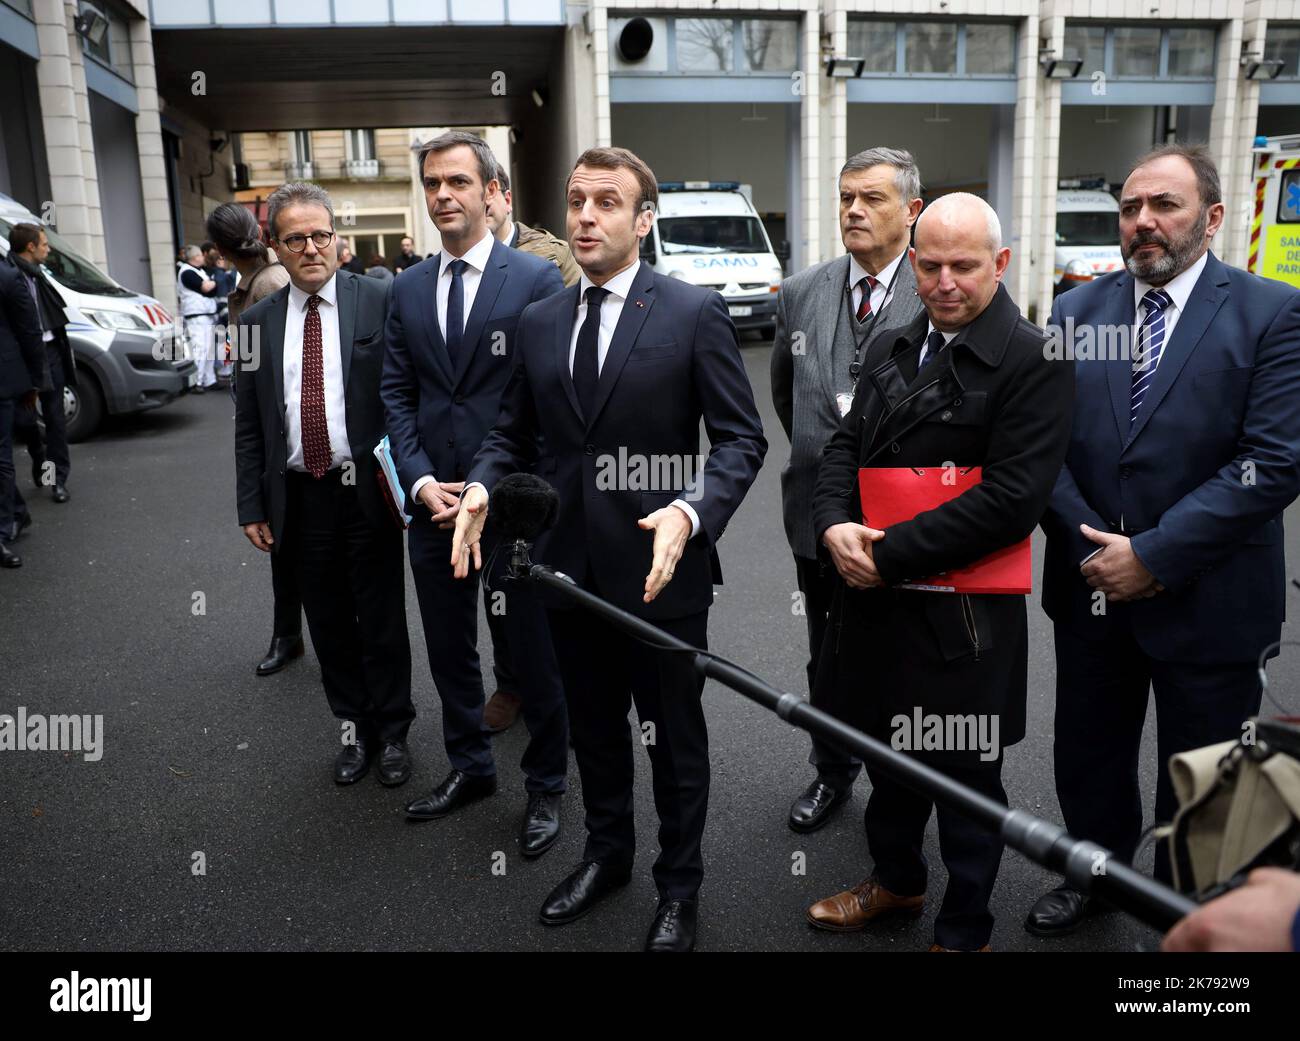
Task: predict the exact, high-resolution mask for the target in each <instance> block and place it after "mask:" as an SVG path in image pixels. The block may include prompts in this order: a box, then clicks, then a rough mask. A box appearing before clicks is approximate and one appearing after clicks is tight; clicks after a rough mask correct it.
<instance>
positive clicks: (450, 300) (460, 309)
mask: <svg viewBox="0 0 1300 1041" xmlns="http://www.w3.org/2000/svg"><path fill="white" fill-rule="evenodd" d="M467 267H469V265H468V264H466V263H465V261H463V260H453V261H452V262H451V263H450V264H448V265H447V268H448V270H450V271H451V288H450V289H449V290H448V291H447V335H446V337H445V339H446V341H447V356H448V357H449V358H451V367H452V368H453V369H454V368H455V367H456V363H457V362H458V361H460V341H461V339H462V338H463V337H464V335H465V283H464V282H462V281H461V276H462V275H463V274H464V273H465V269H466V268H467Z"/></svg>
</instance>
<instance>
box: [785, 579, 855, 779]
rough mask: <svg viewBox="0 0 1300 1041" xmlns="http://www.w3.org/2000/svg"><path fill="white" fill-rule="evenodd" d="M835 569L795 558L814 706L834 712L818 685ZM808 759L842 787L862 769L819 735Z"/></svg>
mask: <svg viewBox="0 0 1300 1041" xmlns="http://www.w3.org/2000/svg"><path fill="white" fill-rule="evenodd" d="M833 572H834V568H833V566H832V565H831V564H829V563H822V562H821V561H819V560H809V559H808V558H807V557H800V556H796V557H795V558H794V573H795V579H796V581H797V582H798V583H799V592H800V593H802V594H803V609H804V616H805V618H806V619H807V622H808V693H809V694H810V695H811V701H812V706H813V708H816V709H821V710H822V711H823V712H831V713H832V714H834V709H833V707H832V706H830V705H828V704H826V694H825V692H823V691H818V689H817V662H818V661H820V660H821V654H822V639H823V638H824V637H825V635H826V625H827V619H828V618H829V617H830V612H831V593H832V590H833V588H834V583H835V575H834V573H833ZM808 762H809V763H811V764H812V765H813V766H815V767H816V768H817V778H818V780H820V781H821V782H822V783H823V784H826V785H829V786H830V787H832V788H836V789H839V790H841V791H842V790H843V789H845V788H848V787H849V786H850V785H852V784H853V782H854V780H855V779H856V778H857V776H858V773H859V771H860V770H861V769H862V763H861V761H860V760H859V759H857V757H855V756H853V755H852V754H850V753H849V752H846V751H845V750H844V749H843V748H841V747H840V746H839V745H836V744H832V743H831V742H829V741H824V740H822V739H821V738H819V737H814V738H813V739H812V752H811V753H810V754H809V756H808Z"/></svg>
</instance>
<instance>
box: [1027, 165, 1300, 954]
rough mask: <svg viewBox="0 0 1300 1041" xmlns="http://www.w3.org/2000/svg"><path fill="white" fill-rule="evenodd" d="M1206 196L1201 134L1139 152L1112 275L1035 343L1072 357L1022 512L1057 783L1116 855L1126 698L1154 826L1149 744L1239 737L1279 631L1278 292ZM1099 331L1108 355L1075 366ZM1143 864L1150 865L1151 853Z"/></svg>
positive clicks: (1124, 841) (1162, 779) (1286, 300)
mask: <svg viewBox="0 0 1300 1041" xmlns="http://www.w3.org/2000/svg"><path fill="white" fill-rule="evenodd" d="M1220 200H1221V196H1220V191H1219V177H1218V172H1217V171H1216V170H1215V168H1214V164H1213V163H1212V162H1211V160H1210V158H1209V156H1208V153H1207V152H1206V151H1205V149H1204V148H1203V147H1200V146H1191V147H1188V146H1181V145H1169V146H1165V147H1163V148H1159V149H1157V150H1156V151H1154V152H1152V153H1150V154H1149V155H1147V156H1145V157H1144V158H1143V159H1141V160H1140V161H1139V162H1138V164H1137V166H1136V167H1135V168H1134V170H1133V172H1132V173H1131V174H1130V175H1129V178H1128V180H1127V181H1126V182H1125V183H1124V190H1123V193H1122V195H1121V198H1120V216H1119V223H1120V244H1121V248H1122V250H1123V254H1124V259H1125V264H1126V266H1127V270H1126V271H1121V272H1118V273H1116V274H1113V275H1107V276H1105V277H1104V278H1100V279H1098V280H1097V281H1095V282H1093V283H1091V284H1089V285H1086V286H1082V287H1080V288H1077V289H1073V290H1071V291H1070V292H1068V293H1065V294H1063V295H1062V296H1060V297H1058V299H1057V301H1056V304H1055V306H1054V307H1053V309H1052V318H1051V329H1052V331H1053V332H1054V335H1055V337H1056V343H1055V344H1054V345H1052V346H1053V348H1054V349H1055V348H1057V347H1060V348H1065V347H1072V348H1074V350H1075V352H1076V360H1075V362H1074V364H1075V371H1076V383H1075V386H1076V391H1075V411H1074V429H1073V432H1072V435H1071V441H1070V449H1069V453H1068V455H1067V456H1066V462H1065V466H1064V468H1063V469H1062V470H1061V475H1060V477H1059V479H1058V481H1057V484H1056V489H1055V491H1054V492H1053V494H1052V499H1051V502H1050V505H1049V507H1048V511H1047V514H1046V516H1045V517H1044V519H1043V528H1044V530H1045V531H1046V533H1047V556H1046V561H1045V564H1044V569H1043V607H1044V609H1045V610H1046V611H1047V613H1048V615H1049V616H1050V617H1051V618H1052V620H1053V622H1054V623H1055V629H1056V672H1057V681H1056V682H1057V686H1056V743H1055V765H1056V786H1057V796H1058V798H1059V799H1060V803H1061V812H1062V814H1063V815H1064V817H1065V824H1066V826H1067V827H1068V828H1069V830H1070V832H1071V833H1072V834H1074V835H1076V836H1078V837H1080V838H1086V839H1091V840H1093V841H1096V842H1099V843H1100V844H1102V845H1103V846H1106V847H1107V848H1108V849H1110V850H1111V851H1112V852H1113V853H1114V854H1115V855H1116V856H1117V857H1119V858H1120V859H1121V860H1125V861H1129V860H1131V859H1132V857H1133V856H1134V853H1135V850H1136V847H1137V843H1138V839H1139V836H1140V833H1141V830H1142V800H1141V794H1140V791H1139V788H1138V750H1139V746H1140V744H1141V740H1142V726H1143V721H1144V719H1145V717H1146V710H1147V700H1148V689H1149V688H1154V690H1155V699H1156V713H1157V718H1156V738H1157V746H1158V780H1157V783H1156V805H1155V817H1156V820H1157V821H1168V820H1170V819H1171V818H1172V815H1173V812H1174V810H1175V808H1176V805H1175V799H1174V795H1173V790H1172V787H1171V785H1170V782H1169V777H1168V773H1167V770H1166V769H1165V764H1167V763H1168V760H1169V757H1170V756H1171V755H1173V754H1174V753H1176V752H1182V751H1185V750H1187V749H1191V748H1198V747H1201V746H1203V745H1208V744H1213V743H1215V742H1219V741H1226V740H1230V739H1232V738H1235V737H1239V736H1240V734H1241V726H1242V722H1243V720H1245V719H1246V718H1247V717H1249V716H1251V715H1252V714H1254V713H1255V712H1257V711H1258V709H1259V704H1260V687H1259V678H1258V675H1257V672H1256V667H1257V664H1258V663H1262V661H1263V660H1264V659H1265V658H1266V657H1269V656H1271V655H1272V654H1274V653H1276V647H1275V646H1273V645H1274V644H1275V641H1277V639H1278V638H1279V635H1280V631H1281V625H1282V618H1283V608H1284V600H1283V598H1284V590H1285V575H1284V564H1283V542H1282V511H1283V510H1284V509H1286V507H1287V506H1288V505H1289V504H1290V503H1291V502H1292V500H1294V499H1295V497H1296V495H1297V493H1298V492H1300V408H1298V407H1297V402H1300V293H1297V292H1296V291H1295V290H1294V289H1291V288H1290V287H1288V286H1285V285H1283V284H1281V283H1278V282H1271V281H1268V280H1266V279H1262V278H1257V277H1255V276H1254V275H1249V274H1246V273H1245V272H1242V271H1239V270H1236V269H1234V268H1229V267H1226V266H1225V265H1224V264H1223V263H1222V262H1220V261H1219V260H1218V258H1217V257H1215V256H1214V254H1213V253H1211V252H1210V251H1209V244H1210V240H1211V239H1212V238H1213V237H1214V234H1215V232H1216V231H1217V230H1218V229H1219V226H1220V224H1221V223H1222V221H1223V203H1222V202H1221V201H1220ZM1117 334H1119V335H1117ZM1116 342H1120V343H1121V344H1122V345H1124V346H1128V347H1129V349H1128V350H1117V349H1116V348H1115V344H1116ZM1099 344H1105V345H1106V348H1105V350H1104V352H1103V353H1105V354H1107V355H1110V356H1111V357H1110V358H1109V360H1107V359H1102V360H1092V359H1094V358H1097V357H1098V353H1097V352H1098V345H1099ZM1156 875H1157V877H1164V878H1168V876H1169V869H1168V862H1167V860H1166V859H1165V857H1164V855H1163V850H1161V851H1158V853H1157V857H1156ZM1094 909H1095V908H1093V907H1092V906H1090V900H1089V899H1088V898H1087V897H1085V896H1084V895H1083V894H1081V893H1080V892H1078V891H1077V890H1075V889H1073V888H1071V887H1069V886H1063V887H1061V888H1058V889H1055V890H1053V891H1051V892H1050V893H1048V894H1047V895H1045V896H1044V897H1042V898H1041V899H1040V900H1039V901H1038V903H1037V904H1035V906H1034V908H1033V910H1032V911H1031V912H1030V915H1029V917H1028V919H1027V920H1026V922H1025V927H1026V928H1027V929H1028V930H1029V931H1030V932H1032V933H1035V934H1037V935H1043V936H1053V935H1061V934H1064V933H1067V932H1070V931H1072V930H1073V929H1075V928H1077V927H1078V925H1079V924H1080V922H1081V921H1082V920H1083V918H1084V917H1085V916H1086V915H1087V914H1088V913H1089V912H1090V911H1091V910H1094Z"/></svg>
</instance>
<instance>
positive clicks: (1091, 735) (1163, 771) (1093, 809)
mask: <svg viewBox="0 0 1300 1041" xmlns="http://www.w3.org/2000/svg"><path fill="white" fill-rule="evenodd" d="M1111 606H1112V609H1113V608H1114V607H1116V606H1118V607H1121V608H1122V607H1123V605H1111ZM1260 649H1261V650H1262V649H1263V648H1260ZM1152 689H1154V690H1155V695H1156V760H1157V763H1158V769H1157V772H1156V809H1155V817H1156V820H1157V821H1158V822H1162V823H1163V822H1167V821H1170V820H1172V819H1173V816H1174V811H1175V810H1176V809H1177V808H1178V800H1177V799H1176V798H1175V797H1174V790H1173V785H1172V784H1171V783H1170V780H1169V770H1168V764H1169V757H1170V756H1171V755H1174V754H1175V753H1177V752H1186V751H1188V750H1189V749H1193V748H1201V747H1204V746H1205V745H1212V744H1215V743H1217V742H1219V741H1230V740H1233V739H1234V738H1238V737H1240V736H1241V724H1242V723H1243V722H1244V721H1245V720H1246V719H1248V718H1249V717H1250V716H1253V715H1255V714H1256V713H1257V712H1258V711H1259V703H1260V697H1261V694H1260V689H1259V674H1258V673H1257V672H1256V670H1255V665H1254V663H1253V662H1236V663H1231V664H1224V665H1194V664H1183V663H1178V662H1164V661H1156V660H1155V659H1153V658H1150V657H1148V656H1147V655H1146V654H1144V653H1143V651H1142V649H1141V648H1140V647H1139V646H1138V644H1137V641H1136V640H1135V639H1134V638H1133V636H1132V633H1131V632H1128V631H1122V632H1121V635H1116V636H1114V637H1112V638H1110V639H1105V640H1084V639H1081V638H1080V637H1078V636H1076V635H1075V634H1074V633H1073V632H1072V631H1070V630H1069V629H1066V628H1065V627H1063V626H1059V625H1058V626H1056V740H1055V743H1054V746H1053V755H1054V758H1055V763H1056V797H1057V799H1058V800H1059V801H1060V804H1061V813H1062V815H1063V816H1064V818H1065V826H1066V828H1067V829H1068V830H1069V832H1070V834H1071V835H1073V836H1074V837H1075V838H1078V839H1091V840H1092V841H1093V842H1097V843H1100V844H1101V845H1102V846H1105V847H1106V848H1107V849H1109V850H1110V851H1111V852H1113V853H1114V854H1115V855H1116V856H1117V857H1119V858H1120V859H1121V860H1124V861H1126V862H1131V861H1132V859H1133V855H1134V853H1135V852H1136V850H1137V845H1138V841H1139V839H1140V838H1141V834H1142V793H1141V791H1140V789H1139V788H1138V752H1139V749H1140V747H1141V744H1142V726H1143V723H1144V722H1145V721H1146V714H1147V701H1148V700H1149V693H1148V692H1149V691H1150V690H1152ZM1155 874H1156V877H1157V878H1159V879H1161V880H1162V881H1166V882H1167V881H1169V880H1170V878H1171V875H1170V870H1169V858H1168V855H1167V854H1166V852H1165V847H1164V843H1160V844H1158V845H1157V847H1156V870H1155Z"/></svg>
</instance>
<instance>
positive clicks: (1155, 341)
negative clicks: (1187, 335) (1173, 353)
mask: <svg viewBox="0 0 1300 1041" xmlns="http://www.w3.org/2000/svg"><path fill="white" fill-rule="evenodd" d="M1171 303H1173V298H1172V297H1170V295H1169V294H1168V293H1166V292H1165V291H1164V290H1163V289H1148V290H1147V292H1146V294H1145V295H1144V296H1143V297H1142V306H1143V307H1145V308H1146V315H1145V316H1144V317H1143V319H1142V324H1141V325H1140V326H1139V327H1138V334H1137V351H1136V352H1135V353H1134V355H1133V387H1132V405H1131V407H1130V408H1129V414H1128V422H1129V426H1132V425H1133V421H1134V420H1135V419H1137V414H1138V409H1139V408H1141V407H1142V399H1143V398H1144V397H1146V393H1147V388H1148V387H1149V386H1151V378H1152V377H1153V376H1154V375H1155V374H1156V366H1157V365H1159V364H1160V352H1161V350H1163V349H1164V345H1165V308H1166V307H1168V306H1169V305H1170V304H1171Z"/></svg>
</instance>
